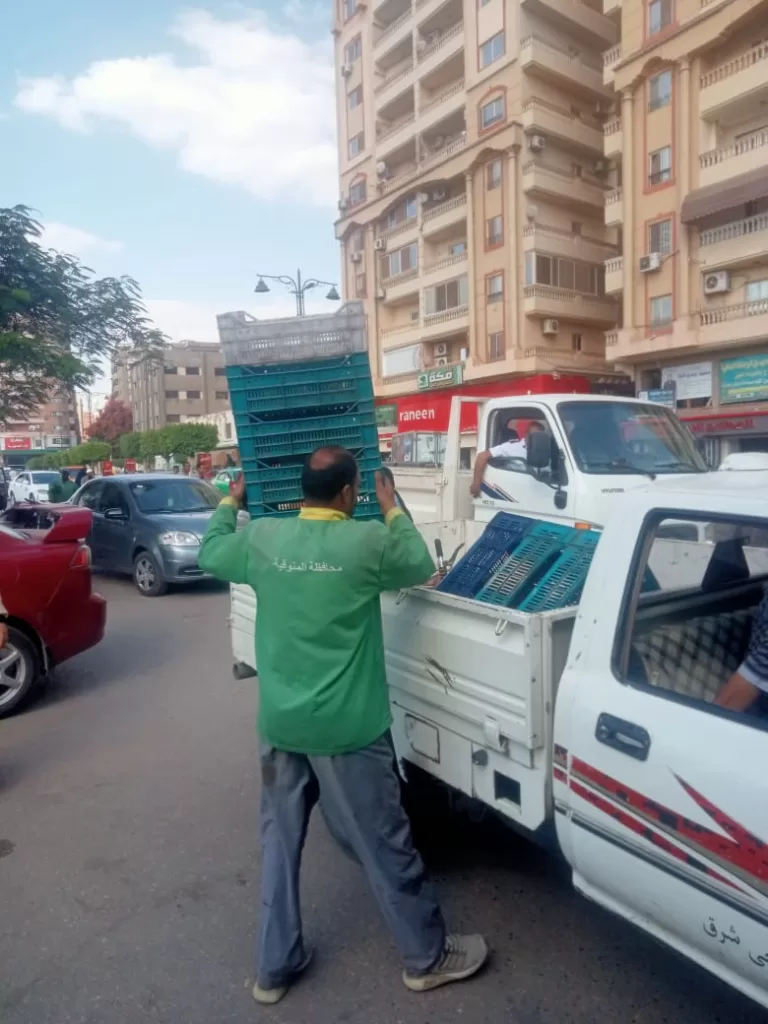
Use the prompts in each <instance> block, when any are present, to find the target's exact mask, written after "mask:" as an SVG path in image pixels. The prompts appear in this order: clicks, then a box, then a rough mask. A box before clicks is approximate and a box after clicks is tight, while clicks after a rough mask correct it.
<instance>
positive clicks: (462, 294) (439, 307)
mask: <svg viewBox="0 0 768 1024" xmlns="http://www.w3.org/2000/svg"><path fill="white" fill-rule="evenodd" d="M466 304H467V276H466V274H464V275H463V276H462V277H457V278H456V279H455V280H453V281H446V282H445V284H439V285H436V286H435V287H434V288H428V289H426V290H425V292H424V312H425V314H426V315H427V316H432V315H434V314H435V313H444V312H445V311H446V310H449V309H456V308H457V307H461V306H466Z"/></svg>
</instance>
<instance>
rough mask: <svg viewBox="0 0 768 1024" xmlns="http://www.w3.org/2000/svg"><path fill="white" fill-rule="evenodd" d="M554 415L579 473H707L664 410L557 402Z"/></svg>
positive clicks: (676, 422)
mask: <svg viewBox="0 0 768 1024" xmlns="http://www.w3.org/2000/svg"><path fill="white" fill-rule="evenodd" d="M558 411H559V413H560V416H561V418H562V421H563V425H564V426H565V431H566V434H567V435H568V440H569V442H570V445H571V450H572V451H573V456H574V458H575V459H576V462H577V464H578V466H579V469H581V471H582V472H583V473H601V474H612V473H633V474H645V475H648V476H656V475H657V474H661V473H705V472H706V471H707V466H706V463H705V462H704V460H703V459H702V457H701V456H700V455H699V453H698V452H697V451H696V448H695V446H694V443H693V438H692V437H691V435H690V434H689V433H688V431H687V430H686V429H685V427H684V426H683V425H682V423H680V421H679V420H678V419H677V418H676V417H675V416H674V415H673V414H672V413H671V412H670V411H669V410H668V409H665V408H664V407H663V406H660V405H642V404H640V403H639V402H622V401H616V402H588V401H587V402H585V401H580V402H561V403H560V404H559V405H558Z"/></svg>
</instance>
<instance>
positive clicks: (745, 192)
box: [603, 0, 768, 465]
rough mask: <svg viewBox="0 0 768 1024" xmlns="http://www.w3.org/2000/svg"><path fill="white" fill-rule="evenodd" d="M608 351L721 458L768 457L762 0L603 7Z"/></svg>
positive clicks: (767, 42)
mask: <svg viewBox="0 0 768 1024" xmlns="http://www.w3.org/2000/svg"><path fill="white" fill-rule="evenodd" d="M604 10H605V12H606V14H608V15H609V17H611V18H613V19H614V20H615V22H616V24H617V26H618V27H619V29H620V42H619V43H618V44H617V45H616V46H615V47H613V48H611V49H609V50H607V51H606V53H605V55H604V80H605V83H606V84H607V85H609V86H610V87H611V88H612V89H613V91H614V97H615V100H614V110H615V116H614V117H612V118H611V119H610V120H609V121H608V122H607V123H606V124H605V126H604V153H603V155H604V158H605V159H606V161H609V162H610V166H611V171H610V182H611V186H612V189H611V191H610V192H609V194H608V195H607V197H606V205H605V223H606V227H607V228H608V229H609V230H611V229H612V230H615V231H617V232H618V233H619V234H620V239H621V253H620V254H619V255H618V256H617V257H614V258H611V259H608V261H607V262H606V291H607V292H608V294H609V295H611V296H614V297H615V298H616V300H617V301H618V302H620V304H621V318H620V319H619V321H618V326H617V328H616V329H615V330H613V331H610V332H608V334H607V347H606V353H607V357H608V359H609V360H610V361H611V362H612V364H614V365H618V366H624V367H626V368H627V369H628V371H629V372H630V374H631V375H632V377H633V379H634V381H635V384H636V387H637V389H638V392H639V393H641V394H645V393H647V394H650V396H651V397H653V398H655V399H657V400H661V401H664V402H666V403H668V404H669V405H671V406H674V407H675V408H676V409H677V411H678V413H679V415H681V416H682V417H683V418H684V419H686V420H688V421H689V425H690V426H691V428H692V430H693V431H694V434H695V435H696V436H698V437H699V438H700V439H701V445H702V448H703V450H704V452H705V454H706V455H707V457H708V459H709V460H710V462H711V463H712V464H713V465H716V464H717V463H718V462H719V461H720V459H721V458H722V457H723V456H724V455H726V454H728V453H729V452H731V451H754V450H761V451H768V105H767V104H768V3H766V2H765V0H604Z"/></svg>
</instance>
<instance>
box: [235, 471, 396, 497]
mask: <svg viewBox="0 0 768 1024" xmlns="http://www.w3.org/2000/svg"><path fill="white" fill-rule="evenodd" d="M377 468H378V467H375V468H373V469H365V470H363V469H361V471H360V494H361V495H363V494H375V493H376V469H377ZM245 486H246V491H247V494H248V501H249V502H254V503H255V504H259V505H262V504H263V505H282V504H285V503H290V504H291V505H292V506H293V505H300V504H301V501H302V492H301V471H299V473H298V475H290V474H289V475H285V476H283V477H278V478H273V479H264V478H263V476H262V475H261V473H260V472H259V470H258V469H249V468H248V467H247V466H246V467H245Z"/></svg>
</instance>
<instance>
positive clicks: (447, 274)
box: [419, 252, 467, 288]
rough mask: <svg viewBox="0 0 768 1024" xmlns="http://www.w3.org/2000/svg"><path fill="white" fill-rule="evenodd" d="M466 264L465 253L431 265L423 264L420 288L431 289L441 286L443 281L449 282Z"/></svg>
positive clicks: (447, 257) (436, 261)
mask: <svg viewBox="0 0 768 1024" xmlns="http://www.w3.org/2000/svg"><path fill="white" fill-rule="evenodd" d="M466 262H467V254H466V252H462V253H457V254H456V255H455V256H446V257H444V258H443V259H441V260H435V261H433V262H432V263H425V265H424V266H423V267H422V270H421V281H420V282H419V284H420V285H421V287H422V288H431V287H432V286H433V285H436V284H442V282H443V281H450V280H451V278H454V277H456V274H457V273H459V272H460V270H461V268H462V267H463V266H464V265H465V264H466Z"/></svg>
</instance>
